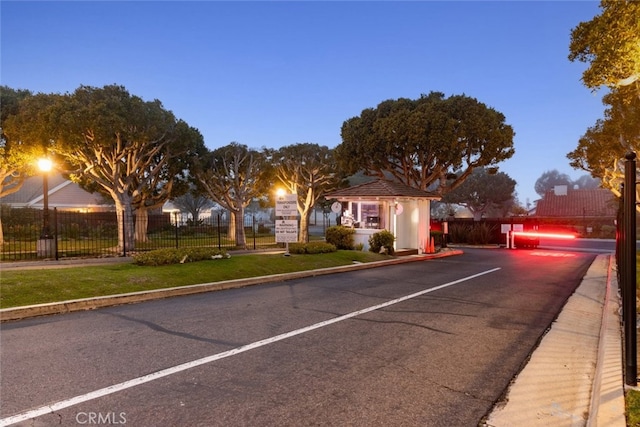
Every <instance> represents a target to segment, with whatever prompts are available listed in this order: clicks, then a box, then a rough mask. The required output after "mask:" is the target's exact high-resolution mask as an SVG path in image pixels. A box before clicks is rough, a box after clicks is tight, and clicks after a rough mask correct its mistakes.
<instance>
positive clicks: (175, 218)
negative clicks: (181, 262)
mask: <svg viewBox="0 0 640 427" xmlns="http://www.w3.org/2000/svg"><path fill="white" fill-rule="evenodd" d="M173 222H174V223H175V231H176V249H178V212H174V213H173Z"/></svg>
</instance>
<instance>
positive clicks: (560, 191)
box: [553, 185, 567, 196]
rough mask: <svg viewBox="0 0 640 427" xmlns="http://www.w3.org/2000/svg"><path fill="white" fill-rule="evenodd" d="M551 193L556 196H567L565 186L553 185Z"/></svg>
mask: <svg viewBox="0 0 640 427" xmlns="http://www.w3.org/2000/svg"><path fill="white" fill-rule="evenodd" d="M553 192H554V193H555V195H556V196H566V195H567V186H566V185H555V186H554V187H553Z"/></svg>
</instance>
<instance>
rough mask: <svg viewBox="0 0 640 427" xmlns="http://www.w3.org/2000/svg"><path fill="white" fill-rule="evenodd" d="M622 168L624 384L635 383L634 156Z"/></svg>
mask: <svg viewBox="0 0 640 427" xmlns="http://www.w3.org/2000/svg"><path fill="white" fill-rule="evenodd" d="M625 159H626V161H625V165H624V258H625V260H624V272H623V275H624V277H625V280H624V287H625V289H626V291H625V292H624V293H623V295H624V297H625V299H624V300H623V317H624V319H625V321H624V336H625V339H624V343H625V358H624V359H625V372H626V374H625V382H626V384H627V385H630V386H636V385H637V383H638V362H637V358H638V355H637V347H638V344H637V330H636V327H637V326H636V318H637V315H636V161H635V159H636V153H633V152H631V153H628V154H627V155H626V156H625Z"/></svg>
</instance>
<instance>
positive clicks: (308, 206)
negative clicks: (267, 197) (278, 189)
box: [270, 143, 343, 243]
mask: <svg viewBox="0 0 640 427" xmlns="http://www.w3.org/2000/svg"><path fill="white" fill-rule="evenodd" d="M270 158H271V161H272V163H273V166H274V168H275V176H276V179H277V181H278V183H279V184H280V185H283V186H284V187H285V190H286V191H287V192H288V193H291V194H296V195H297V197H298V200H297V208H298V213H299V214H300V233H299V234H298V240H299V241H300V242H303V243H304V242H307V241H308V240H309V217H310V215H311V212H312V210H313V207H314V206H315V205H316V203H317V202H318V200H319V199H320V198H321V197H322V196H323V195H324V194H325V193H327V192H330V191H332V190H334V189H336V188H338V187H339V186H340V185H341V184H342V182H343V180H342V177H341V175H340V174H339V171H338V166H337V162H336V159H335V157H334V150H332V149H330V148H328V147H326V146H321V145H318V144H313V143H299V144H293V145H288V146H285V147H282V148H280V149H279V150H275V151H272V152H271V153H270Z"/></svg>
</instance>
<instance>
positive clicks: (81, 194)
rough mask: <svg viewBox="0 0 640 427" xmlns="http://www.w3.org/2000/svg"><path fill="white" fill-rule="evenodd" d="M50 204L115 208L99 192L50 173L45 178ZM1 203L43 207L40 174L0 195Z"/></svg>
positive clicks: (96, 209)
mask: <svg viewBox="0 0 640 427" xmlns="http://www.w3.org/2000/svg"><path fill="white" fill-rule="evenodd" d="M47 183H48V188H49V191H48V195H49V200H48V204H49V208H50V209H53V208H57V209H58V210H61V211H75V212H100V211H111V210H113V209H114V205H113V203H110V201H108V200H105V199H104V197H102V195H100V194H99V193H89V192H88V191H85V190H83V189H82V188H81V187H80V186H79V185H78V184H76V183H74V182H71V181H70V180H68V179H66V178H64V177H63V176H62V175H61V174H54V173H52V174H50V175H49V177H48V180H47ZM0 204H4V205H9V206H11V207H14V208H25V207H28V208H35V209H43V208H44V192H43V178H42V176H41V175H40V176H38V175H36V176H32V177H30V178H27V179H26V180H25V182H24V184H22V187H21V188H20V190H18V191H16V192H15V193H12V194H9V195H7V196H5V197H0Z"/></svg>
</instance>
